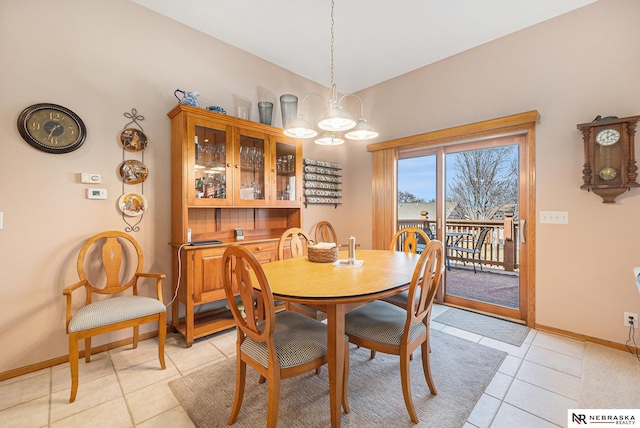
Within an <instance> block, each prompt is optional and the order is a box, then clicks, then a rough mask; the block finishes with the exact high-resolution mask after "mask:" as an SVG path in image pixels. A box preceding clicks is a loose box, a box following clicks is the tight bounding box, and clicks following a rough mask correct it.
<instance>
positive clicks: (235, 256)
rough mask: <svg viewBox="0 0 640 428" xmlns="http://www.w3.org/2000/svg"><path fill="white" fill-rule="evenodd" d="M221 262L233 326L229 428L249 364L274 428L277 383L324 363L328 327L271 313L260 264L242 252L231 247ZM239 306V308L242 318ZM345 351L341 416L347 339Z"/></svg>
mask: <svg viewBox="0 0 640 428" xmlns="http://www.w3.org/2000/svg"><path fill="white" fill-rule="evenodd" d="M223 263H224V264H223V268H224V270H223V280H224V281H223V283H224V291H225V295H226V297H227V301H228V303H229V306H230V308H231V313H232V314H233V319H234V321H235V323H236V327H237V328H236V331H237V341H236V393H235V398H234V402H233V408H232V409H231V415H230V417H229V425H232V424H234V423H235V422H236V420H237V419H238V415H239V414H240V408H241V406H242V400H243V398H244V390H245V379H246V373H247V364H248V365H249V366H250V367H252V368H253V369H254V370H256V371H257V372H258V373H259V374H260V376H261V377H262V378H266V380H267V384H268V394H267V397H268V398H267V401H268V403H267V427H275V426H276V425H277V423H278V409H279V406H280V380H281V379H287V378H291V377H295V376H298V375H301V374H303V373H306V372H308V371H310V370H313V369H318V368H320V367H321V366H323V365H324V364H326V363H327V351H328V347H327V327H326V325H325V324H324V323H322V322H320V321H317V320H313V319H311V318H308V317H306V316H304V315H300V314H297V313H295V312H289V311H283V312H279V313H277V314H276V313H275V306H274V301H273V295H272V293H271V287H270V286H269V281H268V280H267V277H266V276H265V273H264V271H263V269H262V265H260V262H258V260H257V259H256V258H255V256H254V255H253V254H252V253H251V251H249V250H248V249H247V248H245V247H242V246H238V245H232V246H230V247H229V248H227V249H226V250H225V252H224V255H223ZM236 293H237V294H238V295H239V296H238V298H236V296H235V294H236ZM254 302H255V303H254ZM239 304H242V305H243V306H244V315H243V313H242V312H241V310H240V308H239V307H238V305H239ZM345 349H346V351H345V355H346V356H345V366H344V370H345V376H344V378H345V381H344V383H343V398H342V406H343V408H344V411H345V413H349V403H348V398H347V385H348V380H347V379H348V373H349V357H348V353H349V342H348V341H346V340H345Z"/></svg>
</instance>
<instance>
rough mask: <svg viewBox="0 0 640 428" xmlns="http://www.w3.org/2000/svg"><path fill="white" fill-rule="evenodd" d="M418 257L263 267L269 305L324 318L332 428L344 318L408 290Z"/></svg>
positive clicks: (368, 253) (394, 254)
mask: <svg viewBox="0 0 640 428" xmlns="http://www.w3.org/2000/svg"><path fill="white" fill-rule="evenodd" d="M419 257H420V255H419V254H413V253H404V252H401V251H389V250H358V251H356V261H357V262H356V264H347V260H346V259H347V253H346V251H341V252H339V253H338V260H337V261H336V262H335V263H332V262H329V263H316V262H311V261H309V259H308V258H307V257H297V258H291V259H286V260H279V261H275V262H271V263H266V264H264V265H262V267H263V270H264V273H265V275H266V277H267V280H268V281H269V286H270V288H271V292H272V294H273V297H274V299H277V300H283V301H285V302H290V303H300V304H303V305H307V306H310V307H312V308H314V309H316V310H319V311H322V312H324V313H325V314H326V316H327V342H328V346H327V365H328V371H329V406H330V413H331V426H332V427H339V426H340V418H341V403H342V384H343V379H344V359H345V346H344V341H345V314H346V313H347V312H349V311H351V310H353V309H355V308H357V307H359V306H362V305H363V304H366V303H368V302H371V301H373V300H377V299H381V298H385V297H389V296H392V295H394V294H398V293H401V292H402V291H404V290H406V289H408V287H409V283H410V282H411V277H412V274H413V270H414V268H415V266H416V264H417V262H418V259H419ZM360 261H361V263H360Z"/></svg>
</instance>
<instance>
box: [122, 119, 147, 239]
mask: <svg viewBox="0 0 640 428" xmlns="http://www.w3.org/2000/svg"><path fill="white" fill-rule="evenodd" d="M124 117H126V118H127V119H131V121H130V122H129V123H127V124H126V125H125V126H124V129H123V130H122V132H121V133H120V144H122V163H121V164H120V168H119V171H120V177H121V178H122V196H120V199H119V200H118V208H120V211H122V220H123V221H124V222H125V223H126V224H127V227H126V228H125V229H124V230H125V232H138V231H140V227H139V226H138V224H140V222H141V221H142V218H143V217H144V213H145V212H146V211H147V208H148V207H149V202H148V201H147V198H146V197H145V196H144V182H145V180H146V179H147V177H148V176H149V171H148V169H147V166H146V165H145V164H144V150H145V149H146V148H147V146H148V144H149V140H147V136H146V135H145V134H144V130H143V129H142V126H141V125H140V123H139V121H143V120H144V116H142V115H139V114H138V112H137V110H136V109H135V108H132V109H131V113H127V112H125V113H124ZM132 125H134V126H136V127H135V128H133V127H131V126H132ZM127 152H128V153H140V157H141V159H140V160H136V159H125V156H126V154H127ZM138 184H139V185H140V192H135V191H125V186H130V185H138ZM135 217H138V221H136V222H135V223H133V220H131V221H132V223H133V224H131V223H129V219H133V218H135Z"/></svg>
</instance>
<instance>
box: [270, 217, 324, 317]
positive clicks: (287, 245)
mask: <svg viewBox="0 0 640 428" xmlns="http://www.w3.org/2000/svg"><path fill="white" fill-rule="evenodd" d="M313 244H314V242H313V241H312V240H311V237H310V236H309V234H308V233H307V232H305V231H304V230H302V229H300V228H299V227H292V228H289V229H287V230H285V231H284V232H283V233H282V235H280V240H279V241H278V246H277V251H278V260H285V259H291V258H295V257H305V256H306V255H307V254H308V248H309V246H310V245H313ZM285 307H286V308H287V310H288V311H296V312H298V313H300V314H303V315H306V316H308V317H311V318H314V319H317V320H322V319H324V318H325V317H326V316H325V314H324V313H322V312H320V311H318V310H316V309H313V308H311V307H309V306H307V305H303V304H301V303H291V302H286V304H285Z"/></svg>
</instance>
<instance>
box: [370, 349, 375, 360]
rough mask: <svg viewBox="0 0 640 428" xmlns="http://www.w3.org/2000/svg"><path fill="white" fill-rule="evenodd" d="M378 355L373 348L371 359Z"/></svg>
mask: <svg viewBox="0 0 640 428" xmlns="http://www.w3.org/2000/svg"><path fill="white" fill-rule="evenodd" d="M375 357H376V351H374V350H373V349H372V350H371V359H372V360H373V359H374V358H375Z"/></svg>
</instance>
